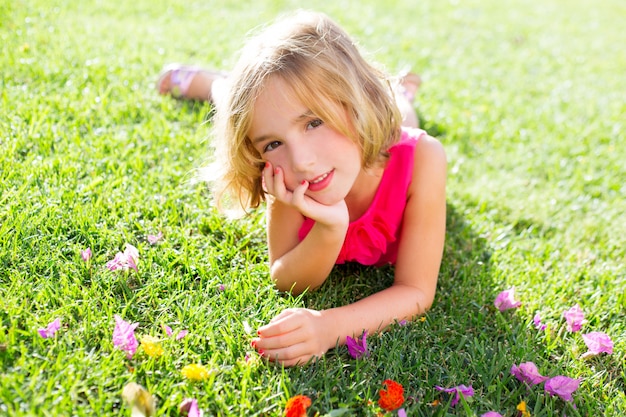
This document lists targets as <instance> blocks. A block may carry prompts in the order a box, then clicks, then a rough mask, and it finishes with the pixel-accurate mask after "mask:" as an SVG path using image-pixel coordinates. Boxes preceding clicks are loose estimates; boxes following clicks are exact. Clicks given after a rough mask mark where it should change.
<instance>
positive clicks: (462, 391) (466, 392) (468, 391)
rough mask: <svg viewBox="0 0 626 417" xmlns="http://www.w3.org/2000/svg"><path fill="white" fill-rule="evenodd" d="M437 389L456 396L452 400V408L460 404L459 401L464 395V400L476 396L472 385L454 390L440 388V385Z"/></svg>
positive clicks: (457, 387) (454, 388) (453, 388)
mask: <svg viewBox="0 0 626 417" xmlns="http://www.w3.org/2000/svg"><path fill="white" fill-rule="evenodd" d="M435 388H436V389H438V390H439V391H443V392H447V393H449V394H450V393H454V394H455V395H454V398H453V399H452V402H451V403H450V405H451V406H452V407H454V406H455V405H457V404H458V402H459V400H460V399H461V395H463V397H464V398H467V397H471V396H473V395H474V388H472V386H471V385H470V386H469V387H468V386H465V385H457V386H456V387H452V388H443V387H440V386H439V385H436V386H435Z"/></svg>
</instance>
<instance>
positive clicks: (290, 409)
mask: <svg viewBox="0 0 626 417" xmlns="http://www.w3.org/2000/svg"><path fill="white" fill-rule="evenodd" d="M310 406H311V399H310V398H309V397H307V396H306V395H294V396H293V397H291V398H290V399H289V400H288V401H287V405H286V406H285V416H286V417H306V409H307V408H309V407H310Z"/></svg>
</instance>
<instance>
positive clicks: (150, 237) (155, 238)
mask: <svg viewBox="0 0 626 417" xmlns="http://www.w3.org/2000/svg"><path fill="white" fill-rule="evenodd" d="M161 239H163V232H161V231H159V233H157V234H156V235H148V243H149V244H151V245H154V244H155V243H157V242H158V241H159V240H161Z"/></svg>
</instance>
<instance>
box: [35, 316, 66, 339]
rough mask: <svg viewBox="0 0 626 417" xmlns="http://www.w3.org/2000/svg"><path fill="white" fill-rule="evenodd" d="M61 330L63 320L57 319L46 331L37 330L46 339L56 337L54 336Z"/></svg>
mask: <svg viewBox="0 0 626 417" xmlns="http://www.w3.org/2000/svg"><path fill="white" fill-rule="evenodd" d="M60 328H61V319H59V318H57V319H55V320H53V321H52V322H50V323H49V324H48V326H46V328H44V329H37V331H38V332H39V335H40V336H41V337H43V338H44V339H47V338H49V337H52V336H54V334H55V333H56V332H57V331H58V330H59V329H60Z"/></svg>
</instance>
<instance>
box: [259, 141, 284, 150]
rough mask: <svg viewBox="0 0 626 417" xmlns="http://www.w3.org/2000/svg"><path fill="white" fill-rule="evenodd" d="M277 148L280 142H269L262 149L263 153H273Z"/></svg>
mask: <svg viewBox="0 0 626 417" xmlns="http://www.w3.org/2000/svg"><path fill="white" fill-rule="evenodd" d="M279 146H280V142H279V141H277V140H275V141H273V142H270V143H268V144H267V145H265V148H263V152H268V151H273V150H274V149H276V148H278V147H279Z"/></svg>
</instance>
